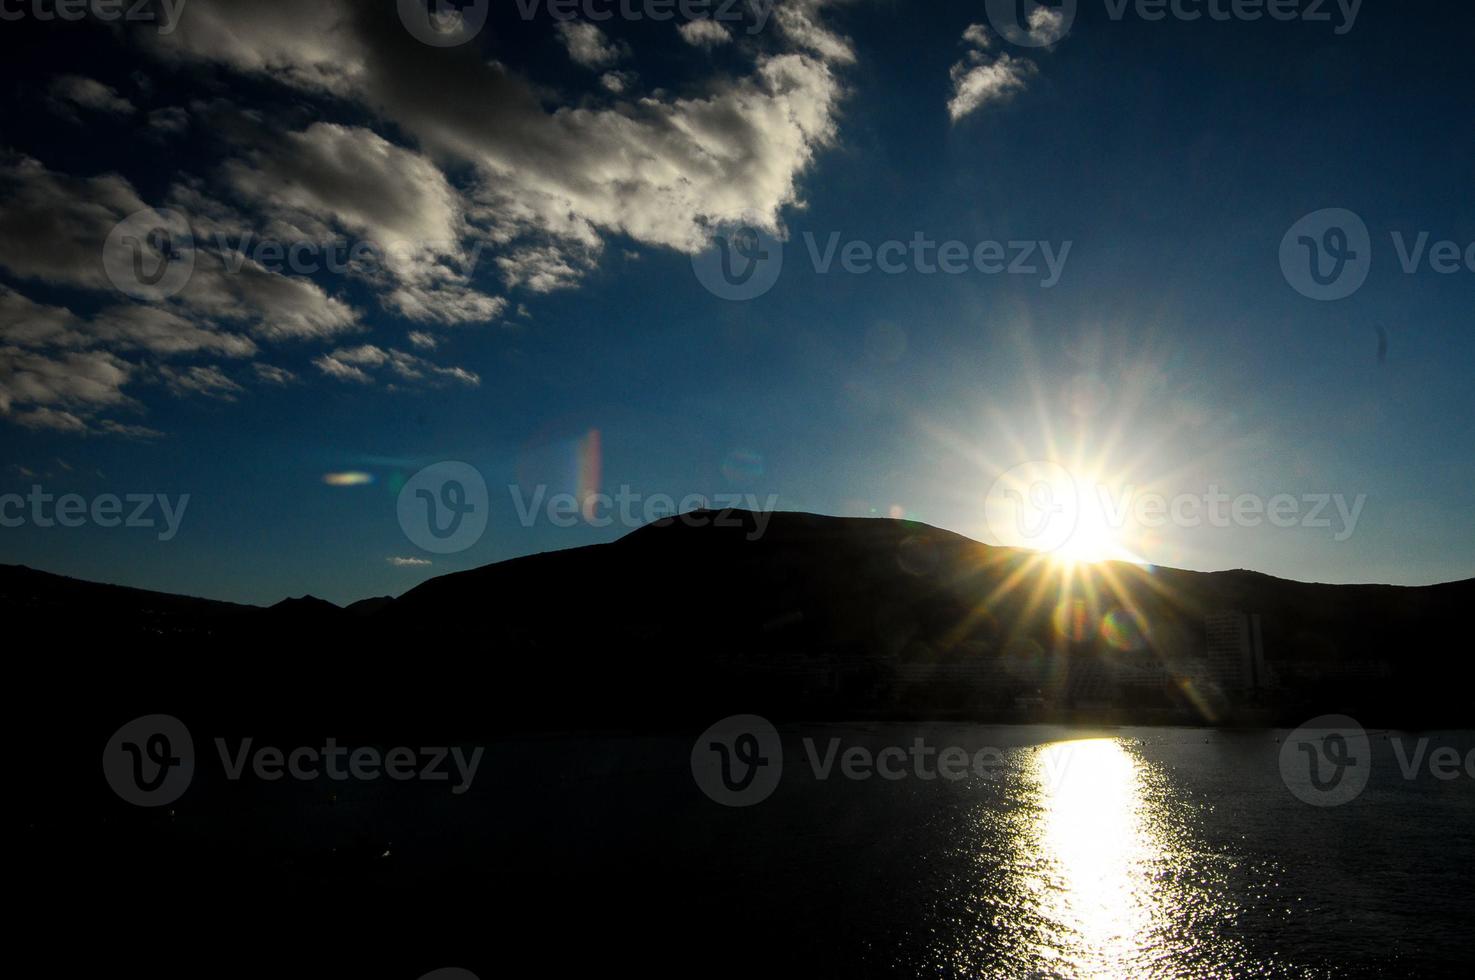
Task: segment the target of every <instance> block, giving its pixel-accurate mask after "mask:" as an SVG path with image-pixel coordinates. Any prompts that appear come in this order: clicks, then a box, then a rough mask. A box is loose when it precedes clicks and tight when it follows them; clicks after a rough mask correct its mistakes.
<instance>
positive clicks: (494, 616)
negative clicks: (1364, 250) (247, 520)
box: [0, 511, 1475, 730]
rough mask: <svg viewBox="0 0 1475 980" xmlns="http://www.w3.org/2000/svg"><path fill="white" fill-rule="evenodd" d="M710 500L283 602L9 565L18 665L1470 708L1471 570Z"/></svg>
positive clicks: (513, 691) (548, 697)
mask: <svg viewBox="0 0 1475 980" xmlns="http://www.w3.org/2000/svg"><path fill="white" fill-rule="evenodd" d="M702 516H703V517H704V518H706V519H704V520H701V521H692V520H687V521H683V520H675V521H668V522H664V523H662V524H657V525H650V526H647V527H644V528H641V529H639V530H637V531H635V532H633V533H631V534H629V535H627V536H626V537H624V538H622V539H621V540H619V541H617V542H614V543H612V544H606V545H596V546H592V547H585V548H577V549H573V550H569V551H561V552H553V553H548V554H540V555H534V556H531V557H527V558H520V559H516V560H513V561H507V562H502V563H499V564H495V565H489V566H486V567H483V568H478V569H475V570H471V571H466V572H459V573H455V574H450V575H445V576H442V577H439V578H435V579H431V580H430V581H427V582H425V583H424V584H422V585H420V586H419V587H417V588H415V589H412V590H411V591H409V592H408V593H406V594H404V595H403V596H400V597H399V598H397V599H388V598H379V599H368V600H364V601H363V602H359V603H355V604H353V605H352V606H349V607H347V608H340V607H337V606H334V605H332V604H330V603H327V602H323V601H321V600H317V599H313V598H311V597H303V598H299V599H291V600H285V601H283V602H281V603H278V604H277V605H275V606H272V607H270V608H264V609H263V608H257V607H251V606H241V605H234V604H230V603H222V602H212V601H208V600H202V599H190V598H185V597H180V596H172V595H165V594H161V593H154V592H146V591H142V590H137V589H128V588H121V587H117V586H108V585H98V584H92V583H86V582H78V581H75V580H72V579H66V578H62V577H59V576H54V575H49V574H46V573H42V572H37V571H33V570H31V569H26V568H20V567H16V566H0V614H3V615H4V616H5V618H6V620H7V621H9V622H11V623H13V624H15V625H17V626H19V627H20V629H19V632H18V634H17V635H18V636H20V637H32V638H34V639H32V641H31V652H30V656H29V657H28V658H26V661H25V664H26V666H25V667H24V668H23V669H24V670H26V671H28V672H35V675H36V676H34V677H33V678H32V680H33V681H34V682H35V683H36V684H37V685H38V688H37V689H38V690H45V691H47V692H50V693H54V694H57V695H58V696H70V697H74V698H78V699H80V700H82V701H87V700H89V699H90V698H91V696H92V695H93V694H98V693H106V692H112V693H116V692H119V691H127V692H132V693H136V694H140V695H150V696H151V697H152V701H153V703H157V704H159V705H160V706H161V707H160V708H159V709H158V710H167V706H168V705H169V704H171V703H175V702H177V701H180V700H185V701H188V703H190V704H192V705H195V706H197V707H199V706H203V705H208V706H209V708H210V710H212V711H216V712H223V713H225V714H226V715H229V716H235V717H240V718H241V719H242V720H243V721H244V720H248V719H249V720H261V719H263V718H265V717H271V718H274V719H278V720H290V719H294V718H298V717H301V718H308V717H311V718H313V719H314V720H315V721H316V720H318V719H320V718H321V720H322V721H323V722H324V723H338V724H352V725H361V726H362V727H363V730H372V729H375V728H377V727H380V726H381V725H383V724H386V723H393V722H397V721H405V720H410V719H415V718H423V717H433V718H436V719H439V720H441V721H443V722H446V723H448V724H453V725H457V726H464V727H466V728H468V729H470V728H500V727H544V726H547V727H558V728H570V727H574V728H578V727H597V726H606V725H619V726H622V727H636V728H644V727H661V726H664V725H667V724H687V723H693V722H697V721H700V720H702V719H711V718H716V717H721V716H723V715H726V714H734V713H746V712H754V713H759V714H767V715H771V716H774V717H778V718H795V719H797V718H811V719H820V718H846V719H856V718H959V719H964V718H966V719H976V720H983V721H1032V720H1059V721H1076V720H1078V721H1089V722H1093V723H1110V722H1138V723H1153V722H1161V723H1173V724H1184V723H1189V724H1192V723H1200V724H1271V723H1274V724H1299V723H1301V722H1303V721H1305V720H1307V719H1308V718H1310V717H1312V716H1314V715H1317V714H1325V713H1333V712H1337V713H1346V714H1350V715H1353V716H1354V717H1356V718H1358V719H1360V720H1362V721H1364V722H1365V723H1368V724H1381V725H1399V726H1407V727H1431V726H1445V725H1452V724H1469V723H1471V721H1472V720H1475V702H1472V690H1475V688H1472V685H1471V682H1472V680H1475V670H1472V657H1471V651H1470V644H1471V629H1470V627H1471V622H1472V619H1471V617H1472V611H1475V580H1466V581H1463V582H1455V583H1449V584H1445V585H1436V586H1429V587H1420V588H1405V587H1394V586H1376V585H1311V584H1303V583H1298V582H1290V581H1285V580H1281V579H1276V578H1272V577H1270V576H1267V575H1262V574H1258V573H1255V572H1248V571H1228V572H1212V573H1203V572H1188V571H1180V570H1176V569H1170V568H1154V567H1143V566H1136V565H1131V564H1120V563H1111V564H1104V565H1097V566H1075V567H1074V568H1070V567H1069V566H1064V565H1061V564H1058V563H1056V562H1053V561H1050V560H1048V559H1043V558H1041V557H1040V556H1038V555H1035V554H1033V553H1031V552H1026V551H1020V550H1016V549H1010V548H998V547H991V546H988V545H983V544H979V543H977V542H975V541H971V540H969V539H967V538H964V537H961V536H959V535H956V534H952V533H949V532H946V531H941V530H938V529H936V528H931V527H927V526H925V525H920V524H916V523H912V522H903V521H892V520H872V519H848V518H832V517H819V516H814V515H808V514H774V515H763V517H762V520H759V519H757V518H756V517H755V515H753V514H750V513H746V512H741V511H726V512H722V513H716V514H707V515H702ZM764 521H766V522H767V523H766V524H765V523H764ZM760 529H761V533H760ZM43 638H44V643H43ZM324 714H326V715H327V716H329V717H328V718H322V716H323V715H324Z"/></svg>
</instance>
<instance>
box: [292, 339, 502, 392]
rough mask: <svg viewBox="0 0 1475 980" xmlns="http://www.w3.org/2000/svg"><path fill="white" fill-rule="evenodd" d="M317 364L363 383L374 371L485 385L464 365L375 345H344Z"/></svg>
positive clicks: (414, 378) (422, 379)
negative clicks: (445, 363) (440, 362)
mask: <svg viewBox="0 0 1475 980" xmlns="http://www.w3.org/2000/svg"><path fill="white" fill-rule="evenodd" d="M313 364H315V365H316V366H317V368H318V369H319V370H320V371H322V372H323V373H324V374H326V375H328V376H329V377H332V378H337V379H339V380H340V381H356V382H358V383H359V384H368V383H369V382H371V381H372V380H373V376H372V375H371V372H374V371H377V372H380V373H381V374H387V375H390V376H391V377H392V378H398V379H399V380H402V381H415V382H426V381H428V382H437V381H455V382H457V383H459V384H464V385H467V386H469V387H475V386H477V385H479V384H481V378H479V377H477V375H476V374H474V373H473V372H471V371H467V370H466V369H464V368H459V367H441V366H439V365H436V364H432V363H430V362H429V361H427V360H425V359H424V358H420V357H416V356H415V355H414V354H408V353H405V352H404V351H400V350H394V349H393V348H388V349H386V348H383V347H377V346H375V345H373V344H361V345H360V346H358V347H340V348H338V349H337V350H335V351H333V352H332V353H329V354H324V355H323V356H321V357H319V358H317V359H316V360H314V361H313ZM391 384H392V382H391Z"/></svg>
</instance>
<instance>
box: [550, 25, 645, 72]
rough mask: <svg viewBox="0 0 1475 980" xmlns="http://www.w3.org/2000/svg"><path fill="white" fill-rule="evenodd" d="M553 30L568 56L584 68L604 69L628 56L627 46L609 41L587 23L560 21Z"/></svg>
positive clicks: (628, 49)
mask: <svg viewBox="0 0 1475 980" xmlns="http://www.w3.org/2000/svg"><path fill="white" fill-rule="evenodd" d="M555 29H556V30H557V32H558V39H559V40H560V41H562V42H563V47H564V50H566V51H568V56H569V57H570V58H571V59H573V61H574V63H575V64H578V65H583V66H584V67H585V68H604V67H606V66H608V65H612V64H614V63H615V62H617V61H619V60H620V59H621V58H624V57H627V56H628V55H629V54H630V48H629V46H628V45H626V44H624V43H623V42H618V41H611V40H610V39H609V38H607V37H605V36H604V32H603V31H601V30H600V29H599V28H598V27H596V26H595V25H593V24H591V23H589V22H588V21H583V20H561V21H559V22H558V25H557V27H556V28H555Z"/></svg>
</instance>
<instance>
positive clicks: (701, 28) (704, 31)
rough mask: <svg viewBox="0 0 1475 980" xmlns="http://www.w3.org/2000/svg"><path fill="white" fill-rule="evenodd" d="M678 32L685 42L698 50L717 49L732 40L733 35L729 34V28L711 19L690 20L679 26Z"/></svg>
mask: <svg viewBox="0 0 1475 980" xmlns="http://www.w3.org/2000/svg"><path fill="white" fill-rule="evenodd" d="M676 30H677V32H678V33H680V34H681V39H682V40H683V41H685V42H686V43H687V44H690V45H691V46H693V47H697V48H715V47H717V46H718V45H719V44H727V43H728V42H729V41H731V40H732V35H731V34H729V33H728V32H727V28H726V27H724V26H722V23H721V22H720V21H716V20H712V19H710V18H703V19H702V20H689V21H687V22H686V23H684V24H681V25H678V26H677V28H676Z"/></svg>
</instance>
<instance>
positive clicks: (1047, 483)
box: [984, 461, 1136, 565]
mask: <svg viewBox="0 0 1475 980" xmlns="http://www.w3.org/2000/svg"><path fill="white" fill-rule="evenodd" d="M1095 473H1096V471H1095V470H1087V471H1084V473H1083V472H1079V471H1076V470H1074V469H1073V468H1070V467H1066V466H1064V465H1062V464H1060V463H1056V462H1053V461H1035V462H1030V463H1024V464H1021V465H1019V466H1016V467H1014V468H1012V469H1010V470H1009V471H1007V472H1006V473H1004V474H1003V475H1002V476H1000V477H999V479H998V480H997V481H996V482H995V483H994V485H993V487H992V488H991V489H990V490H989V492H988V494H987V497H986V499H985V501H984V520H985V523H986V524H987V526H988V528H989V531H990V534H991V537H992V538H993V539H994V540H995V541H996V542H997V543H998V544H1002V545H1006V546H1009V547H1015V548H1024V549H1028V550H1030V551H1035V552H1038V553H1039V554H1040V555H1041V556H1043V557H1047V558H1050V559H1052V560H1055V561H1058V562H1063V563H1066V564H1071V565H1074V564H1080V563H1087V562H1102V561H1135V560H1136V558H1135V557H1134V556H1133V555H1132V553H1131V551H1130V549H1129V548H1128V547H1127V544H1126V537H1125V534H1126V529H1125V528H1124V527H1122V526H1120V524H1119V522H1113V521H1112V520H1111V516H1110V511H1109V510H1108V508H1107V506H1106V503H1105V502H1104V500H1103V497H1104V495H1103V494H1102V492H1101V490H1100V488H1101V487H1103V486H1106V485H1108V484H1107V483H1106V481H1104V480H1102V479H1101V478H1100V477H1098V476H1096V475H1095Z"/></svg>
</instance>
